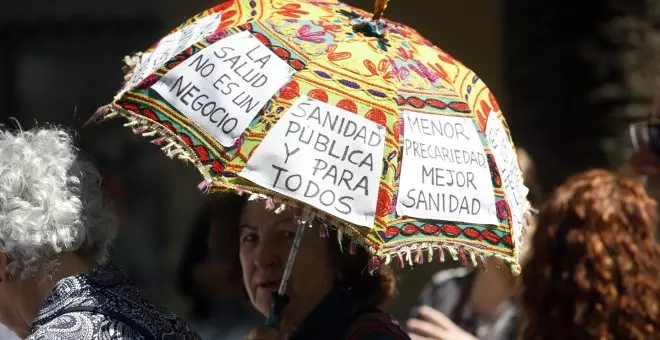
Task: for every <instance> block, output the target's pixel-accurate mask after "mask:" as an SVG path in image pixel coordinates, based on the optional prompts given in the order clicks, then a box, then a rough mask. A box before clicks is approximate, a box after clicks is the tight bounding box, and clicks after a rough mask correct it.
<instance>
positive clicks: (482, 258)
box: [479, 254, 488, 271]
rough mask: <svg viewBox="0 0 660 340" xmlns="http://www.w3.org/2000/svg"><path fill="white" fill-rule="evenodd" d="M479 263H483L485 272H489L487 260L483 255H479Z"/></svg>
mask: <svg viewBox="0 0 660 340" xmlns="http://www.w3.org/2000/svg"><path fill="white" fill-rule="evenodd" d="M479 261H481V265H482V266H483V267H484V271H488V267H487V266H486V258H484V256H483V255H481V254H479Z"/></svg>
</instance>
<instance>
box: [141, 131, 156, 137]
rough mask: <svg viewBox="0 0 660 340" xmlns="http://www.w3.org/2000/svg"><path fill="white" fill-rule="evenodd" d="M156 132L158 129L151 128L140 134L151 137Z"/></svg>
mask: <svg viewBox="0 0 660 340" xmlns="http://www.w3.org/2000/svg"><path fill="white" fill-rule="evenodd" d="M157 134H158V131H156V130H151V131H147V132H145V133H143V134H142V137H153V136H155V135H157Z"/></svg>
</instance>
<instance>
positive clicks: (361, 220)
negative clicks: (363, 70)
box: [240, 96, 385, 228]
mask: <svg viewBox="0 0 660 340" xmlns="http://www.w3.org/2000/svg"><path fill="white" fill-rule="evenodd" d="M384 147H385V128H384V127H383V126H381V125H378V124H377V123H374V122H372V121H370V120H368V119H366V118H364V117H362V116H359V115H356V114H354V113H351V112H348V111H345V110H342V109H340V108H338V107H335V106H332V105H329V104H326V103H324V102H321V101H318V100H315V99H311V98H308V97H305V96H301V97H300V98H298V100H297V101H296V102H295V103H294V104H293V105H292V106H291V107H290V108H289V110H287V111H286V112H285V113H284V115H283V116H282V118H280V120H279V121H278V122H277V124H275V126H274V127H273V128H272V129H271V130H270V132H269V133H268V135H266V137H265V138H264V140H263V141H262V142H261V144H259V146H258V147H257V149H256V150H255V152H254V154H253V155H252V157H250V159H249V160H248V162H247V165H246V166H245V168H244V169H243V171H242V172H241V174H240V175H241V176H242V177H244V178H246V179H248V180H250V181H252V182H254V183H256V184H258V185H261V186H263V187H266V188H269V189H271V190H273V191H276V192H279V193H281V194H284V195H286V196H289V197H293V198H295V199H297V200H299V201H302V202H305V203H307V204H309V205H312V206H314V207H316V208H318V209H320V210H322V211H325V212H327V213H328V214H331V215H334V216H336V217H338V218H341V219H343V220H345V221H348V222H351V223H354V224H357V225H361V226H365V227H369V228H371V227H372V226H373V224H374V216H375V213H376V204H377V198H378V187H379V183H380V177H381V173H382V168H383V152H384Z"/></svg>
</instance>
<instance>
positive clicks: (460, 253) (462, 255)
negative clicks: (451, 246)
mask: <svg viewBox="0 0 660 340" xmlns="http://www.w3.org/2000/svg"><path fill="white" fill-rule="evenodd" d="M458 256H459V258H460V259H461V264H462V265H464V266H467V257H466V256H465V251H464V250H463V248H461V249H460V250H459V251H458Z"/></svg>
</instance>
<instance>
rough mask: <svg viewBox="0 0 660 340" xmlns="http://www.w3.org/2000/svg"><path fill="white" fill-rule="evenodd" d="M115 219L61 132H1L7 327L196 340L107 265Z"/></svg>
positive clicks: (54, 335) (2, 288)
mask: <svg viewBox="0 0 660 340" xmlns="http://www.w3.org/2000/svg"><path fill="white" fill-rule="evenodd" d="M115 234H116V225H115V219H114V216H113V214H112V213H111V210H110V209H109V206H108V203H107V201H106V200H105V199H104V197H103V193H102V188H101V178H100V176H99V174H98V172H97V171H96V169H95V168H94V167H93V166H92V165H91V164H90V163H88V162H85V161H83V160H82V159H81V158H80V157H79V155H78V152H77V150H76V148H75V147H74V146H73V142H72V138H71V136H70V135H69V134H68V133H66V132H65V131H63V130H60V129H57V128H35V129H33V130H30V131H18V132H15V133H13V132H10V131H8V130H6V129H5V128H2V127H0V322H1V323H3V324H5V325H7V326H8V327H9V328H11V329H12V330H13V331H14V332H15V333H16V334H18V335H19V336H20V337H22V338H27V339H30V340H32V339H35V340H36V339H145V340H146V339H185V340H187V339H199V337H198V336H197V335H196V334H195V333H194V332H192V331H191V330H190V327H189V326H188V325H187V324H186V323H184V322H183V321H182V320H181V319H179V318H178V317H177V316H175V315H174V314H172V313H170V312H168V311H167V310H165V309H164V308H163V307H161V306H159V305H157V304H156V303H154V302H153V301H152V300H150V299H149V298H147V297H146V296H145V295H143V294H142V293H140V292H139V291H138V290H137V288H136V287H135V286H134V285H133V284H132V283H131V282H130V281H129V280H128V278H127V277H126V276H125V275H124V273H123V272H122V271H121V270H120V269H118V268H116V267H114V266H112V265H108V264H107V263H106V262H107V259H108V246H109V245H110V243H111V242H112V240H113V239H114V237H115Z"/></svg>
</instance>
